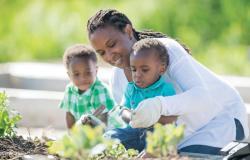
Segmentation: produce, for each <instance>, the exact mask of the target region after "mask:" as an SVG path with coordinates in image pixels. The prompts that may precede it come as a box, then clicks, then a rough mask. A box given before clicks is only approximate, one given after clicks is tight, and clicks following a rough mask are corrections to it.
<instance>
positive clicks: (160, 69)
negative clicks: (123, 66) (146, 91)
mask: <svg viewBox="0 0 250 160" xmlns="http://www.w3.org/2000/svg"><path fill="white" fill-rule="evenodd" d="M143 52H148V53H143V54H141V53H139V52H138V53H133V54H132V55H131V56H130V66H131V71H132V78H133V81H134V83H135V84H136V85H137V86H138V87H140V88H146V87H148V86H150V85H151V84H153V83H154V82H156V81H157V80H158V79H159V77H160V75H161V74H163V73H164V72H165V68H166V67H165V65H163V64H162V63H161V62H160V60H159V58H158V57H156V55H155V54H154V53H152V52H153V50H148V51H143Z"/></svg>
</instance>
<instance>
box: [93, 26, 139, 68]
mask: <svg viewBox="0 0 250 160" xmlns="http://www.w3.org/2000/svg"><path fill="white" fill-rule="evenodd" d="M89 40H90V43H91V45H92V46H93V48H94V49H95V50H96V52H97V53H98V54H99V55H100V56H101V57H102V58H103V60H104V61H106V62H107V63H109V64H111V65H113V66H116V67H119V68H126V67H129V55H130V53H131V52H132V46H133V44H134V43H135V42H136V40H135V38H134V36H133V31H132V27H131V26H130V25H127V26H126V27H125V29H124V32H121V31H120V30H118V29H116V28H114V27H112V26H106V27H102V28H98V29H97V30H96V31H95V32H94V33H92V34H90V35H89Z"/></svg>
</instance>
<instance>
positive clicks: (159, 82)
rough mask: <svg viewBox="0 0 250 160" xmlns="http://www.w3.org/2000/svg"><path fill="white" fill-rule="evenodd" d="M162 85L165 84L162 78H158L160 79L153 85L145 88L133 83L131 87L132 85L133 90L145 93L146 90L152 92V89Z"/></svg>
mask: <svg viewBox="0 0 250 160" xmlns="http://www.w3.org/2000/svg"><path fill="white" fill-rule="evenodd" d="M163 83H165V80H164V78H163V77H162V76H160V78H159V79H158V80H157V81H156V82H154V83H153V84H151V85H150V86H148V87H147V88H140V87H138V86H137V85H136V84H135V83H133V85H134V87H135V89H138V90H141V91H147V90H154V89H156V88H158V87H160V86H161V84H163Z"/></svg>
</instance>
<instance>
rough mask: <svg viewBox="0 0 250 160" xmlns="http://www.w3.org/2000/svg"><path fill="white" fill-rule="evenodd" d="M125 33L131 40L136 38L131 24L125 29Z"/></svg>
mask: <svg viewBox="0 0 250 160" xmlns="http://www.w3.org/2000/svg"><path fill="white" fill-rule="evenodd" d="M124 32H125V33H127V34H128V36H129V38H130V39H132V38H133V37H134V31H133V27H132V25H131V24H127V25H126V27H125V28H124Z"/></svg>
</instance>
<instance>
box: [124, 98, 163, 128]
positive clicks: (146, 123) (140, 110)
mask: <svg viewBox="0 0 250 160" xmlns="http://www.w3.org/2000/svg"><path fill="white" fill-rule="evenodd" d="M161 110H162V104H161V100H160V98H159V97H154V98H148V99H145V100H143V101H142V102H140V103H139V104H138V106H137V108H136V109H135V110H134V111H133V113H132V116H131V121H130V123H129V124H130V125H131V126H132V127H133V128H147V127H150V126H152V125H153V124H155V123H156V122H157V121H158V120H159V119H160V117H161Z"/></svg>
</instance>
